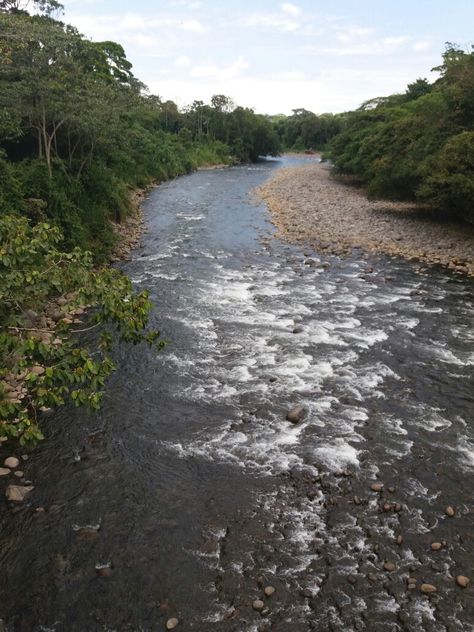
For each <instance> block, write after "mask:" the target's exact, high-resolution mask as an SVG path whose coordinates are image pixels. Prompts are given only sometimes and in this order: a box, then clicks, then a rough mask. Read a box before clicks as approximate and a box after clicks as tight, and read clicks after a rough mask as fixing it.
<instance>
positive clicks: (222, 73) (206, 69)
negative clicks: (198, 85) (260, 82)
mask: <svg viewBox="0 0 474 632" xmlns="http://www.w3.org/2000/svg"><path fill="white" fill-rule="evenodd" d="M248 67H249V65H248V63H247V62H246V61H245V59H244V58H243V57H242V56H241V57H239V58H238V59H236V60H235V61H234V62H233V63H231V64H228V65H220V66H219V65H218V64H207V65H202V66H194V67H193V68H192V69H191V72H190V76H191V77H193V78H195V79H216V80H219V81H228V80H229V79H236V78H237V77H240V76H241V75H242V74H243V72H244V70H247V68H248Z"/></svg>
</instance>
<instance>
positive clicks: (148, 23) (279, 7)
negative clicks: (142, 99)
mask: <svg viewBox="0 0 474 632" xmlns="http://www.w3.org/2000/svg"><path fill="white" fill-rule="evenodd" d="M63 5H64V7H65V13H64V18H63V19H64V21H65V22H68V23H70V24H73V25H74V26H76V27H77V28H78V29H79V31H80V32H81V33H83V34H84V35H86V36H87V37H90V38H91V39H93V40H96V41H101V40H114V41H117V42H119V43H121V44H122V45H123V47H124V48H125V52H126V54H127V57H128V59H129V60H130V61H131V62H132V63H133V67H134V73H135V75H136V76H137V77H138V78H139V79H140V80H141V81H143V82H144V83H145V84H146V85H147V86H148V88H149V90H150V92H151V93H152V94H157V95H158V96H160V97H161V98H162V99H163V100H168V99H171V100H173V101H175V102H176V103H177V104H178V106H179V107H180V108H183V107H185V106H186V105H189V104H191V103H192V102H193V101H194V100H202V101H204V102H209V101H210V98H211V96H212V95H214V94H225V95H226V96H228V97H230V98H231V99H232V100H233V101H234V102H235V103H236V104H237V105H242V106H244V107H250V108H253V109H254V110H255V111H256V112H258V113H264V114H277V113H283V114H291V110H293V109H295V108H305V109H307V110H311V111H312V112H315V113H318V114H321V113H324V112H342V111H346V110H350V109H355V108H357V107H358V106H359V105H360V104H361V103H363V102H364V101H366V100H368V99H371V98H374V97H377V96H383V95H388V94H393V93H395V92H404V90H405V88H406V86H407V84H408V83H410V82H412V81H414V80H416V79H417V78H419V77H426V78H428V79H430V80H433V79H434V78H435V75H434V74H433V73H431V72H430V69H431V68H433V67H434V66H436V65H438V64H439V63H440V60H441V54H442V52H443V50H444V44H445V42H448V41H449V42H454V43H456V44H458V45H460V46H461V47H463V48H468V47H470V46H471V45H472V44H473V43H474V29H473V28H472V27H473V26H474V1H473V0H450V2H449V3H448V2H447V1H446V0H442V1H441V0H332V1H330V0H324V1H323V0H313V1H311V0H300V1H298V0H294V2H293V1H292V2H273V1H270V0H253V1H251V0H235V1H234V2H218V1H217V0H163V1H161V2H160V1H158V2H153V1H152V0H135V1H134V2H133V1H131V0H63Z"/></svg>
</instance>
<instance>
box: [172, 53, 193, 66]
mask: <svg viewBox="0 0 474 632" xmlns="http://www.w3.org/2000/svg"><path fill="white" fill-rule="evenodd" d="M190 63H191V59H190V58H189V57H188V56H187V55H180V56H179V57H176V59H175V60H174V65H175V66H177V67H178V68H187V67H188V66H189V65H190Z"/></svg>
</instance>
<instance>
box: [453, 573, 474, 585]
mask: <svg viewBox="0 0 474 632" xmlns="http://www.w3.org/2000/svg"><path fill="white" fill-rule="evenodd" d="M470 581H471V580H470V579H469V577H466V576H465V575H458V576H457V577H456V584H457V585H458V586H460V587H461V588H466V587H467V585H468V584H469V583H470Z"/></svg>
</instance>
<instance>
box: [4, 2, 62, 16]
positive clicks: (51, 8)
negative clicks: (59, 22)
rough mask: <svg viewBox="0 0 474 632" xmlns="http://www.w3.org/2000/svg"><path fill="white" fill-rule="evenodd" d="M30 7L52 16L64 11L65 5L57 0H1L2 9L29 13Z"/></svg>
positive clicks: (10, 11)
mask: <svg viewBox="0 0 474 632" xmlns="http://www.w3.org/2000/svg"><path fill="white" fill-rule="evenodd" d="M29 9H33V10H34V11H37V12H38V13H42V14H43V15H48V16H50V15H52V14H53V13H55V12H61V11H63V10H64V7H63V5H62V4H60V3H59V2H57V0H0V11H4V12H9V13H27V12H28V10H29Z"/></svg>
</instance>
